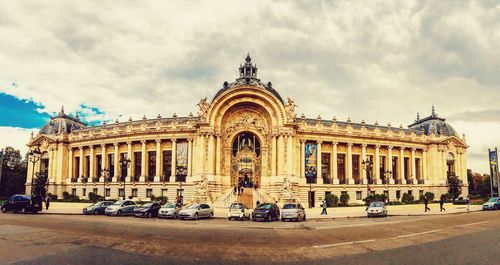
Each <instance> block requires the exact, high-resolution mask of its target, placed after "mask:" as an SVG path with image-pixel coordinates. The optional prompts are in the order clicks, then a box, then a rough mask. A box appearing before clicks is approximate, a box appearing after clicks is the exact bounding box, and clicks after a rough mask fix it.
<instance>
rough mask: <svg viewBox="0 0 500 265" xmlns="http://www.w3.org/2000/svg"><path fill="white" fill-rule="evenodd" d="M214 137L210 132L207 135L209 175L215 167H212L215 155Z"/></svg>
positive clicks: (212, 173)
mask: <svg viewBox="0 0 500 265" xmlns="http://www.w3.org/2000/svg"><path fill="white" fill-rule="evenodd" d="M214 145H215V139H214V135H213V134H210V135H209V136H208V174H209V175H214V172H215V169H214V164H215V162H214V156H215V152H214V151H215V150H214V149H215V148H214Z"/></svg>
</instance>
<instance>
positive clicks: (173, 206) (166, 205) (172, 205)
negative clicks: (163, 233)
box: [163, 203, 175, 209]
mask: <svg viewBox="0 0 500 265" xmlns="http://www.w3.org/2000/svg"><path fill="white" fill-rule="evenodd" d="M163 208H172V209H173V208H175V204H173V203H167V204H165V205H163Z"/></svg>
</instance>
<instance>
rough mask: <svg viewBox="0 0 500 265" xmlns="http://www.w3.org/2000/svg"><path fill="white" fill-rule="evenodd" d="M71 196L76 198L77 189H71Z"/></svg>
mask: <svg viewBox="0 0 500 265" xmlns="http://www.w3.org/2000/svg"><path fill="white" fill-rule="evenodd" d="M71 195H73V196H75V195H76V189H75V188H72V189H71Z"/></svg>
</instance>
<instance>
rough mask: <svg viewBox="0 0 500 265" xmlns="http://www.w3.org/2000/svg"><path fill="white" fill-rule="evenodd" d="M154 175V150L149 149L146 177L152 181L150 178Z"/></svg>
mask: <svg viewBox="0 0 500 265" xmlns="http://www.w3.org/2000/svg"><path fill="white" fill-rule="evenodd" d="M154 176H156V152H155V151H149V152H148V177H149V178H150V181H152V179H151V178H153V177H154ZM148 197H149V196H148Z"/></svg>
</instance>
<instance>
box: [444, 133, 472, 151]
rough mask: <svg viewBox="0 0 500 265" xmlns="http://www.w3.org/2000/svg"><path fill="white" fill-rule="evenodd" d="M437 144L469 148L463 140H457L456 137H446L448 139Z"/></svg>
mask: <svg viewBox="0 0 500 265" xmlns="http://www.w3.org/2000/svg"><path fill="white" fill-rule="evenodd" d="M439 143H441V144H446V145H450V144H451V145H454V146H455V147H461V148H468V147H469V146H468V145H467V144H466V143H465V142H464V141H463V140H461V139H459V138H458V137H456V136H451V137H448V138H446V139H444V140H442V141H440V142H439Z"/></svg>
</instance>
